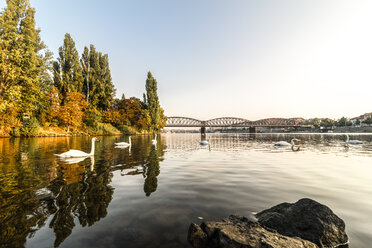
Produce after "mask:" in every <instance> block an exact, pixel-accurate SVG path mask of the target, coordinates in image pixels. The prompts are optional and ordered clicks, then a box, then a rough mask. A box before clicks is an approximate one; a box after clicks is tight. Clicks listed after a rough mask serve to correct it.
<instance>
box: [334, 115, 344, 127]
mask: <svg viewBox="0 0 372 248" xmlns="http://www.w3.org/2000/svg"><path fill="white" fill-rule="evenodd" d="M336 126H338V127H345V126H347V119H346V118H345V117H342V118H341V119H339V120H338V121H337V123H336Z"/></svg>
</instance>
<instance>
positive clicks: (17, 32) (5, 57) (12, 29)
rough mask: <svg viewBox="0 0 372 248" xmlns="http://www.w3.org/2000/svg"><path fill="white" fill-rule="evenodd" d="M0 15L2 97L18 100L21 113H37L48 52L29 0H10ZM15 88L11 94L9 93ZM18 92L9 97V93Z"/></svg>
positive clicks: (0, 95) (0, 89)
mask: <svg viewBox="0 0 372 248" xmlns="http://www.w3.org/2000/svg"><path fill="white" fill-rule="evenodd" d="M6 3H7V7H6V8H5V9H4V11H3V12H2V13H1V15H0V38H1V43H0V100H1V101H3V103H4V102H5V101H8V102H12V101H13V103H14V102H16V104H17V106H19V108H20V112H27V113H29V114H31V113H34V112H36V111H37V110H38V109H37V108H38V103H39V102H40V99H41V98H42V97H43V96H44V95H43V92H42V91H41V89H42V88H43V87H42V85H41V84H43V83H44V81H43V80H40V79H41V78H43V76H44V75H45V74H44V72H45V71H44V70H45V64H46V63H47V61H48V60H49V59H50V56H49V55H46V56H43V54H42V51H43V50H44V49H45V45H44V43H43V42H42V41H41V39H40V35H39V33H40V30H39V29H37V28H36V27H35V26H36V24H35V10H34V9H33V8H31V6H30V2H29V0H17V1H14V0H7V1H6ZM9 91H12V92H13V93H12V94H9ZM14 94H15V95H17V98H16V99H14V98H13V99H10V98H9V95H13V96H14Z"/></svg>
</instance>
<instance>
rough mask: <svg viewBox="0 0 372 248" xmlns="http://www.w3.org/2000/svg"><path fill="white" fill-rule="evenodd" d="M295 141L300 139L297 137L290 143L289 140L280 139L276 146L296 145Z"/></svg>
mask: <svg viewBox="0 0 372 248" xmlns="http://www.w3.org/2000/svg"><path fill="white" fill-rule="evenodd" d="M295 141H300V140H299V139H296V138H293V139H291V143H288V142H287V141H283V140H282V141H278V142H276V143H275V144H274V146H294V145H295V143H294V142H295Z"/></svg>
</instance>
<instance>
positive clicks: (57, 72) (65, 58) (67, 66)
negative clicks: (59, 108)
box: [53, 33, 84, 104]
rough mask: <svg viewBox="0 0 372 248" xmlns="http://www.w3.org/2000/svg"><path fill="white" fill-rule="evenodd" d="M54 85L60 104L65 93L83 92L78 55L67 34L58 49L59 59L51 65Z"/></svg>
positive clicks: (73, 43)
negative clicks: (59, 94) (58, 94)
mask: <svg viewBox="0 0 372 248" xmlns="http://www.w3.org/2000/svg"><path fill="white" fill-rule="evenodd" d="M53 69H54V72H53V76H54V85H55V86H56V87H57V89H58V90H59V92H60V93H61V95H62V104H63V103H64V100H65V98H66V95H67V93H70V92H78V93H82V92H83V81H84V79H83V74H82V68H81V66H80V62H79V53H78V51H77V50H76V47H75V42H74V40H73V39H72V38H71V35H70V34H69V33H66V34H65V38H64V40H63V45H62V46H61V47H60V48H59V58H58V59H57V61H55V62H54V64H53Z"/></svg>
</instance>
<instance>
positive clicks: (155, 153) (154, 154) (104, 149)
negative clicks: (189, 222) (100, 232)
mask: <svg viewBox="0 0 372 248" xmlns="http://www.w3.org/2000/svg"><path fill="white" fill-rule="evenodd" d="M118 139H121V140H122V139H123V138H121V137H103V138H102V142H99V143H97V144H96V146H97V148H96V152H95V156H94V157H88V158H85V159H80V158H78V159H65V160H60V159H57V157H55V155H54V154H57V153H61V152H64V151H67V150H69V149H78V150H82V151H89V150H90V138H89V137H78V138H77V137H66V138H65V137H63V138H28V139H19V138H16V139H14V138H12V139H0V186H1V187H0V230H1V234H0V247H23V246H25V244H26V241H27V239H28V238H29V239H32V237H33V236H34V235H35V233H36V232H37V231H38V230H39V229H40V228H42V227H43V226H45V225H46V224H47V223H49V228H51V229H52V230H53V232H54V234H55V241H54V246H55V247H58V246H60V245H61V243H63V242H64V240H65V239H66V238H67V237H68V236H69V235H70V234H71V233H72V232H73V229H74V227H75V225H76V223H79V224H80V225H81V227H88V226H92V225H93V224H94V223H96V222H98V221H100V220H101V219H103V218H105V217H106V216H107V208H108V206H109V204H110V202H111V201H112V199H113V193H114V188H113V187H112V186H110V183H111V179H112V177H113V172H114V171H116V170H125V169H133V168H137V167H141V168H143V169H142V170H138V171H140V173H132V175H135V174H142V175H143V177H144V187H143V188H144V192H145V195H146V196H150V195H151V194H152V193H153V192H155V191H156V189H157V185H158V182H157V176H158V175H159V173H160V168H159V162H160V161H161V160H162V158H161V157H162V156H163V155H164V144H163V143H162V141H161V139H160V140H159V141H158V144H157V146H154V145H151V142H150V137H147V136H137V137H133V145H132V147H131V148H130V149H114V143H115V142H117V140H118ZM128 175H130V174H128ZM48 219H49V221H48Z"/></svg>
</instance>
